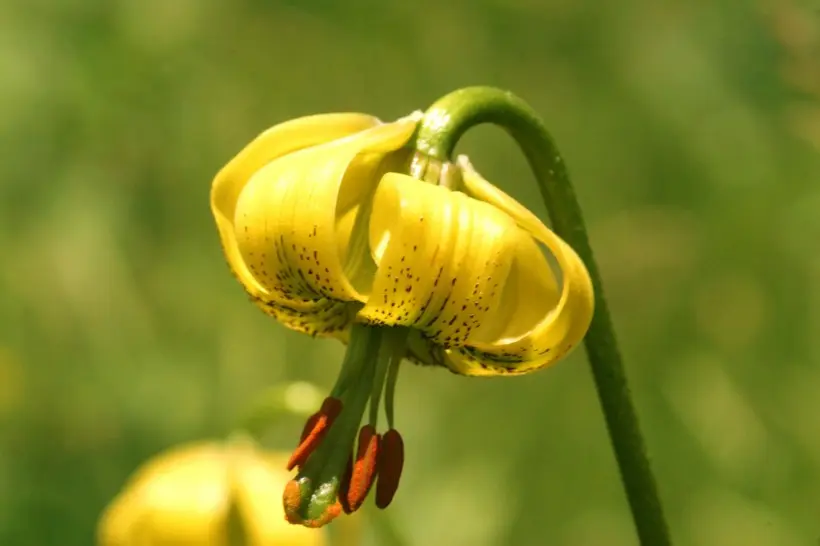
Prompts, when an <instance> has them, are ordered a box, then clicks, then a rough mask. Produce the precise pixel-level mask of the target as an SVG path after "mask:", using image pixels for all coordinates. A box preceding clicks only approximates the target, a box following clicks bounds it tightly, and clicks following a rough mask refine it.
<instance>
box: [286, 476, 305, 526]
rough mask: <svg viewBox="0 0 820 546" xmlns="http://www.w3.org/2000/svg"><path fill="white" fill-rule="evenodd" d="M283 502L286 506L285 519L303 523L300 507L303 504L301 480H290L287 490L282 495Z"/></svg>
mask: <svg viewBox="0 0 820 546" xmlns="http://www.w3.org/2000/svg"><path fill="white" fill-rule="evenodd" d="M282 504H283V505H284V507H285V519H286V520H287V521H288V523H293V524H294V525H298V524H300V523H302V517H301V516H300V515H299V507H300V506H301V504H302V492H301V489H300V487H299V482H297V481H296V480H290V481H289V482H288V483H287V485H286V486H285V492H284V494H283V495H282Z"/></svg>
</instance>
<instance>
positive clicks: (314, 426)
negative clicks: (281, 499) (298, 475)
mask: <svg viewBox="0 0 820 546" xmlns="http://www.w3.org/2000/svg"><path fill="white" fill-rule="evenodd" d="M341 412H342V401H341V400H339V399H338V398H332V397H328V398H325V401H324V402H322V407H321V409H320V410H319V411H318V412H317V413H315V414H313V415H311V416H310V417H309V418H308V420H307V423H306V424H305V428H304V429H303V430H302V440H301V441H300V442H299V447H297V448H296V450H295V451H294V452H293V454H292V455H291V456H290V459H289V460H288V470H293V469H294V468H295V467H297V466H302V465H303V464H305V461H307V460H308V457H310V454H311V453H313V451H314V450H315V449H316V448H317V447H318V446H319V444H320V443H321V442H322V439H323V438H324V437H325V434H327V431H328V429H329V428H330V426H331V425H332V424H333V421H335V420H336V418H337V417H338V416H339V414H340V413H341ZM306 430H307V431H308V432H307V434H306V433H305V431H306Z"/></svg>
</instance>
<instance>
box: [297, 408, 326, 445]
mask: <svg viewBox="0 0 820 546" xmlns="http://www.w3.org/2000/svg"><path fill="white" fill-rule="evenodd" d="M321 415H322V414H321V413H319V412H318V411H317V412H316V413H314V414H313V415H311V416H310V417H308V419H307V421H305V426H304V427H303V428H302V435H301V436H299V443H300V444H301V443H302V442H304V441H305V439H307V437H308V436H309V435H310V433H311V432H312V431H313V429H314V427H315V426H316V423H317V422H318V421H319V417H321Z"/></svg>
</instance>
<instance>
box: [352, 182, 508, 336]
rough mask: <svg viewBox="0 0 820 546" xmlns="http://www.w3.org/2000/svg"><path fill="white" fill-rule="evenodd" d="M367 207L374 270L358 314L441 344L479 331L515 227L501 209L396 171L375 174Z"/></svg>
mask: <svg viewBox="0 0 820 546" xmlns="http://www.w3.org/2000/svg"><path fill="white" fill-rule="evenodd" d="M373 209H374V211H373V215H372V218H371V248H372V249H373V252H374V259H375V261H376V263H377V264H378V271H377V274H376V278H375V279H374V282H373V290H372V292H371V296H370V299H369V300H368V302H367V304H366V305H365V307H364V308H363V309H362V311H360V313H359V317H360V318H361V319H363V320H367V321H369V322H374V323H385V324H390V325H404V326H411V327H413V328H415V329H418V330H420V331H422V332H423V333H424V334H425V336H426V337H427V338H428V339H430V340H432V341H433V342H434V343H437V344H440V345H442V346H444V347H449V346H453V345H459V344H463V343H470V342H472V341H474V340H480V339H483V337H484V336H485V335H486V331H490V330H491V329H490V328H489V327H490V325H491V324H492V323H493V322H494V318H492V317H491V313H492V311H493V309H495V308H496V307H497V306H498V302H499V301H500V299H501V297H502V288H503V286H504V284H505V281H506V278H507V275H508V273H509V270H510V267H511V264H512V258H513V251H514V249H515V245H514V244H513V243H514V240H515V239H514V238H515V235H516V233H517V232H518V231H519V230H518V228H516V227H515V225H514V223H513V221H512V220H511V219H510V218H509V216H507V215H506V214H504V213H503V212H500V211H499V210H497V209H496V208H495V207H492V206H490V205H487V204H486V203H482V202H480V201H477V200H475V199H471V198H469V197H467V196H466V195H464V194H462V193H459V192H453V191H450V190H448V189H446V188H443V187H441V186H434V185H431V184H428V183H425V182H422V181H419V180H416V179H414V178H412V177H409V176H406V175H400V174H396V173H391V174H387V175H385V176H384V177H383V178H382V181H381V183H380V184H379V188H378V190H377V192H376V196H375V199H374V204H373Z"/></svg>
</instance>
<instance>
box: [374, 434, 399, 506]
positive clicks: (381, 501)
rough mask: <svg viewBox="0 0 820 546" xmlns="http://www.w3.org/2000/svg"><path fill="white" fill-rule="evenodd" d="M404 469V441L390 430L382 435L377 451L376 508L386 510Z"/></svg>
mask: <svg viewBox="0 0 820 546" xmlns="http://www.w3.org/2000/svg"><path fill="white" fill-rule="evenodd" d="M403 467H404V440H402V438H401V435H400V434H399V431H397V430H396V429H394V428H391V429H390V430H388V431H387V432H385V433H384V436H382V439H381V447H380V449H379V462H378V471H379V481H378V483H377V484H376V506H378V507H379V508H381V509H385V508H387V507H388V506H389V505H390V503H391V502H392V501H393V497H394V496H395V495H396V490H397V489H398V488H399V480H400V479H401V471H402V468H403Z"/></svg>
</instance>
